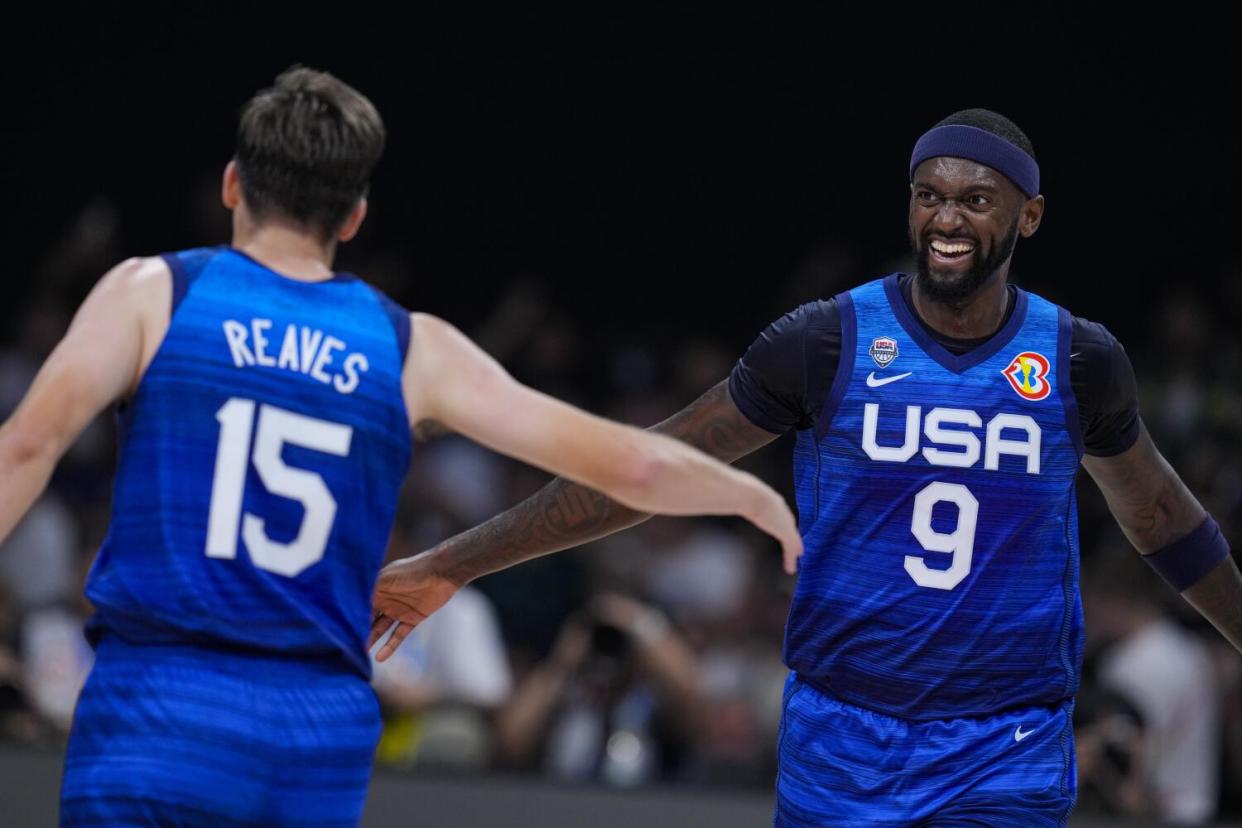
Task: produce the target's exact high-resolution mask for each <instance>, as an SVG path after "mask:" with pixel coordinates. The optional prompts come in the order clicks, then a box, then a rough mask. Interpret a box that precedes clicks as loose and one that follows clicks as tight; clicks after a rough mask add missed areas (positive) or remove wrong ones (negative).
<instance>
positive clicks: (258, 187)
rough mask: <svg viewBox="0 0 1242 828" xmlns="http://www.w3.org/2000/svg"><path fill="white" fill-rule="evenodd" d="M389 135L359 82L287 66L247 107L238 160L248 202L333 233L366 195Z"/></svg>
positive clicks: (256, 209) (262, 212)
mask: <svg viewBox="0 0 1242 828" xmlns="http://www.w3.org/2000/svg"><path fill="white" fill-rule="evenodd" d="M384 138H385V133H384V122H383V120H381V118H380V115H379V112H378V111H377V110H376V109H375V106H374V105H373V104H372V103H371V102H370V101H369V100H367V99H366V97H365V96H363V95H362V94H361V93H359V92H358V91H357V90H355V89H353V88H351V87H350V86H348V85H347V84H345V83H342V82H341V81H340V80H338V79H337V78H335V77H333V76H332V75H330V74H328V73H327V72H320V71H316V70H314V69H307V68H304V67H300V66H295V67H293V68H291V69H287V70H285V71H284V72H282V73H281V74H280V75H279V76H278V77H277V78H276V82H275V83H274V84H273V85H272V86H270V87H269V88H267V89H263V90H261V91H259V92H257V93H256V94H255V96H254V97H253V98H251V99H250V101H249V102H248V103H247V104H246V105H245V107H243V108H242V112H241V119H240V122H239V124H238V127H237V150H236V153H235V160H236V161H237V169H238V175H239V176H240V179H241V186H242V195H243V196H244V197H245V199H246V205H247V207H249V208H250V211H251V212H252V213H253V214H254V215H255V216H256V217H257V218H259V219H264V218H271V217H273V216H278V217H280V218H283V219H285V220H288V221H292V222H294V223H296V224H298V225H301V226H304V227H306V228H307V229H309V230H313V231H314V232H316V233H318V234H319V235H320V236H321V237H322V238H325V239H327V238H330V237H331V236H332V235H334V234H335V233H336V231H337V230H339V229H340V227H341V225H342V224H343V223H344V222H345V220H346V219H347V218H348V217H349V213H350V211H351V210H353V208H354V205H356V204H357V203H358V200H359V199H361V198H362V197H363V196H365V195H366V192H367V185H368V182H369V181H370V179H371V173H372V172H373V171H374V169H375V165H376V164H377V163H378V162H379V159H380V155H382V154H383V152H384Z"/></svg>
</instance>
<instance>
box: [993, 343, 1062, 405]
mask: <svg viewBox="0 0 1242 828" xmlns="http://www.w3.org/2000/svg"><path fill="white" fill-rule="evenodd" d="M1050 368H1051V366H1050V365H1049V363H1048V357H1046V356H1044V355H1043V354H1037V353H1035V352H1034V351H1023V352H1022V353H1020V354H1018V355H1017V356H1016V357H1014V358H1013V361H1012V362H1010V363H1009V367H1008V368H1006V369H1005V370H1004V371H1002V372H1001V373H1002V374H1004V375H1005V379H1007V380H1009V384H1010V385H1011V386H1013V390H1014V391H1017V392H1018V396H1019V397H1021V398H1022V399H1024V400H1042V399H1043V398H1044V397H1046V396H1048V395H1049V394H1050V393H1052V385H1051V384H1050V383H1049V382H1048V380H1047V376H1048V371H1049V370H1050Z"/></svg>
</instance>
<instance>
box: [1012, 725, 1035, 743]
mask: <svg viewBox="0 0 1242 828" xmlns="http://www.w3.org/2000/svg"><path fill="white" fill-rule="evenodd" d="M1034 732H1035V731H1034V730H1033V729H1032V730H1028V731H1027V732H1026V733H1023V732H1022V725H1018V729H1017V730H1015V731H1014V732H1013V740H1014V741H1015V742H1021V741H1022V740H1023V739H1025V738H1026V737H1027V736H1030V735H1031V734H1032V733H1034Z"/></svg>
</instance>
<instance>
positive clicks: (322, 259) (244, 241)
mask: <svg viewBox="0 0 1242 828" xmlns="http://www.w3.org/2000/svg"><path fill="white" fill-rule="evenodd" d="M233 249H235V250H240V251H241V252H243V253H245V254H246V255H247V256H249V257H250V258H252V259H254V260H255V261H256V262H258V263H259V264H261V265H263V266H264V267H266V268H268V269H270V270H273V271H275V272H276V273H279V274H280V275H281V276H286V277H288V278H290V279H296V280H297V281H299V282H322V281H324V280H325V279H331V278H332V276H333V275H334V274H333V272H332V260H333V258H334V257H335V254H336V244H335V243H329V244H328V245H326V246H325V245H324V243H323V242H322V241H320V240H319V239H317V238H315V237H314V236H312V235H309V234H307V233H305V232H302V231H299V230H297V229H296V228H293V227H286V226H284V225H281V224H275V223H264V224H261V225H251V226H249V227H241V226H236V225H235V226H234V228H233Z"/></svg>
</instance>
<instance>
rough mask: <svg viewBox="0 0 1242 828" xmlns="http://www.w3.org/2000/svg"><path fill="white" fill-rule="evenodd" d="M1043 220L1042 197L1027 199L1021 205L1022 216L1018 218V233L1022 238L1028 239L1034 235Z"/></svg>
mask: <svg viewBox="0 0 1242 828" xmlns="http://www.w3.org/2000/svg"><path fill="white" fill-rule="evenodd" d="M1043 218H1044V197H1043V196H1042V195H1037V196H1035V197H1034V198H1028V199H1027V200H1026V203H1025V204H1023V205H1022V215H1021V216H1019V217H1018V232H1019V233H1021V234H1022V238H1024V239H1029V238H1030V237H1031V236H1033V235H1035V231H1036V230H1038V229H1039V223H1040V222H1041V221H1043Z"/></svg>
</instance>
